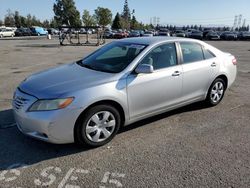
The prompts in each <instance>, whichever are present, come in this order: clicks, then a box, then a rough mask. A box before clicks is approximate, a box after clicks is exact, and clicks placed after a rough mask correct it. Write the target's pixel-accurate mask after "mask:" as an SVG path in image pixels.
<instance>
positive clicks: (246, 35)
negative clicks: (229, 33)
mask: <svg viewBox="0 0 250 188" xmlns="http://www.w3.org/2000/svg"><path fill="white" fill-rule="evenodd" d="M238 39H239V40H250V32H249V31H241V32H239V34H238Z"/></svg>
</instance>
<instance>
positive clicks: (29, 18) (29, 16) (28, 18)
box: [26, 14, 32, 27]
mask: <svg viewBox="0 0 250 188" xmlns="http://www.w3.org/2000/svg"><path fill="white" fill-rule="evenodd" d="M26 26H27V27H31V26H32V16H31V15H30V14H28V15H27V16H26Z"/></svg>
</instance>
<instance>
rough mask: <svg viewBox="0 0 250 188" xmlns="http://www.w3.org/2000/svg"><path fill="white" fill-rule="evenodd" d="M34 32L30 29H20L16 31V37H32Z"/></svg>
mask: <svg viewBox="0 0 250 188" xmlns="http://www.w3.org/2000/svg"><path fill="white" fill-rule="evenodd" d="M31 35H32V31H31V30H30V29H29V28H18V29H16V31H15V36H31Z"/></svg>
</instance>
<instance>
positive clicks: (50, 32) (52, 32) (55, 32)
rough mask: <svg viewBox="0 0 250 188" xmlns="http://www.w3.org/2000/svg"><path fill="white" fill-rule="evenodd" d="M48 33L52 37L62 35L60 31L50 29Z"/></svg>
mask: <svg viewBox="0 0 250 188" xmlns="http://www.w3.org/2000/svg"><path fill="white" fill-rule="evenodd" d="M47 31H48V34H50V35H59V33H60V32H59V30H57V29H54V28H48V29H47Z"/></svg>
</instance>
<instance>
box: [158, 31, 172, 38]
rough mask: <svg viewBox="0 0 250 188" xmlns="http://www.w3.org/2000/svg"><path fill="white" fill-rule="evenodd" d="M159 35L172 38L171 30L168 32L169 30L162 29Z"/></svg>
mask: <svg viewBox="0 0 250 188" xmlns="http://www.w3.org/2000/svg"><path fill="white" fill-rule="evenodd" d="M158 35H159V36H167V37H170V32H169V30H167V29H160V30H159V32H158Z"/></svg>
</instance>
